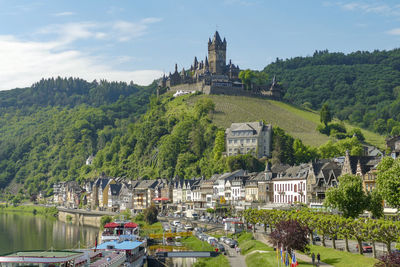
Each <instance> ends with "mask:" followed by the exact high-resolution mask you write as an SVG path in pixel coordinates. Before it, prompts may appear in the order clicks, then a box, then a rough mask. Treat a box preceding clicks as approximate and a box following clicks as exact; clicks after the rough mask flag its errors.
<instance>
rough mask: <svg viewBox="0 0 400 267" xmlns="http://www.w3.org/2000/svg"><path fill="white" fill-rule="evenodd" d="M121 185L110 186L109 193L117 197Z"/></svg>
mask: <svg viewBox="0 0 400 267" xmlns="http://www.w3.org/2000/svg"><path fill="white" fill-rule="evenodd" d="M121 187H122V184H110V191H111V195H112V196H118V195H119V192H120V191H121Z"/></svg>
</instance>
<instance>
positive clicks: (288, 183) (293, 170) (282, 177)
mask: <svg viewBox="0 0 400 267" xmlns="http://www.w3.org/2000/svg"><path fill="white" fill-rule="evenodd" d="M309 173H310V165H308V164H301V165H299V166H294V167H290V168H288V169H287V170H286V171H285V172H284V173H280V174H279V177H277V178H275V179H273V180H272V181H273V187H274V188H273V189H274V203H278V204H291V203H295V202H300V203H304V204H307V202H308V201H307V178H308V175H309Z"/></svg>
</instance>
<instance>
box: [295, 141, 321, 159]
mask: <svg viewBox="0 0 400 267" xmlns="http://www.w3.org/2000/svg"><path fill="white" fill-rule="evenodd" d="M293 150H294V161H295V163H296V164H300V163H305V162H309V161H311V160H313V159H316V158H317V157H318V153H317V149H316V148H312V147H310V146H307V145H304V144H303V142H302V141H301V140H300V139H298V138H296V139H295V140H294V143H293Z"/></svg>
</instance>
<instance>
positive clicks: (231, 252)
mask: <svg viewBox="0 0 400 267" xmlns="http://www.w3.org/2000/svg"><path fill="white" fill-rule="evenodd" d="M224 247H225V251H226V257H227V258H228V260H229V263H230V265H231V267H245V266H246V261H245V260H244V258H245V256H243V255H242V254H240V253H236V251H235V249H234V248H230V247H229V246H227V245H225V244H224Z"/></svg>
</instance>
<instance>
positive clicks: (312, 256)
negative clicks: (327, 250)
mask: <svg viewBox="0 0 400 267" xmlns="http://www.w3.org/2000/svg"><path fill="white" fill-rule="evenodd" d="M311 260H312V266H314V264H315V254H314V252H313V253H312V254H311Z"/></svg>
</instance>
